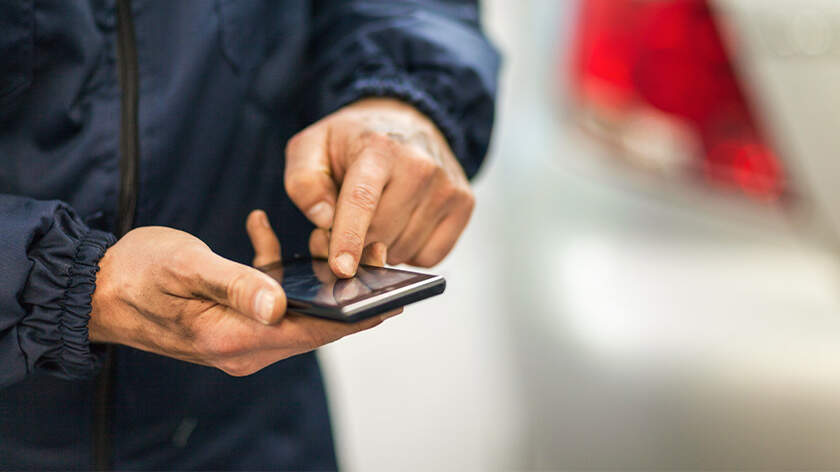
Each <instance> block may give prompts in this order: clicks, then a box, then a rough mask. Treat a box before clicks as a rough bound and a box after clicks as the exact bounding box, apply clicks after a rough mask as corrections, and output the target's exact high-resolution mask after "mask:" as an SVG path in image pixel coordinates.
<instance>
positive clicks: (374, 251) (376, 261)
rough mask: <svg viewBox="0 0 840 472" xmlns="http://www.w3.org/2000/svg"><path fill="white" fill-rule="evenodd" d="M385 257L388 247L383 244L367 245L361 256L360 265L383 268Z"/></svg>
mask: <svg viewBox="0 0 840 472" xmlns="http://www.w3.org/2000/svg"><path fill="white" fill-rule="evenodd" d="M387 257H388V246H386V245H385V243H373V244H368V246H367V247H366V248H365V252H364V253H363V254H362V264H365V265H371V266H376V267H383V266H385V260H386V259H387Z"/></svg>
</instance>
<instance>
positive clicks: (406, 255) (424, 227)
mask: <svg viewBox="0 0 840 472" xmlns="http://www.w3.org/2000/svg"><path fill="white" fill-rule="evenodd" d="M448 210H449V208H448V201H444V200H441V199H440V198H432V199H431V200H429V201H426V202H424V203H423V204H421V205H420V206H419V207H418V208H417V210H415V211H414V213H413V214H412V215H411V219H410V220H409V222H408V224H407V225H406V227H405V229H404V230H403V232H402V234H400V236H399V237H398V238H397V240H396V241H394V244H392V245H391V246H390V247H389V248H388V264H392V265H397V264H401V263H403V262H405V261H407V260H408V259H410V258H411V256H413V255H415V254H417V252H418V251H419V250H420V248H422V247H423V243H425V242H426V240H428V239H429V236H430V235H431V234H432V231H434V229H435V228H436V227H437V226H438V224H440V222H441V221H442V220H443V219H444V217H445V216H446V212H447V211H448Z"/></svg>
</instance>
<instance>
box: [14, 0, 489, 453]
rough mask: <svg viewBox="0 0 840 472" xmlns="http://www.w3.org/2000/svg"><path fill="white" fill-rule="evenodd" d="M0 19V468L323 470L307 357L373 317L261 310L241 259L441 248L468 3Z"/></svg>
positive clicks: (453, 172)
mask: <svg viewBox="0 0 840 472" xmlns="http://www.w3.org/2000/svg"><path fill="white" fill-rule="evenodd" d="M0 12H2V13H0V58H2V59H0V156H2V159H0V193H2V195H0V269H2V283H0V468H2V469H41V470H44V469H64V470H71V469H91V468H95V469H107V468H115V469H138V470H139V469H158V470H166V469H275V470H277V469H294V470H305V469H320V470H326V469H334V468H336V459H335V454H334V451H333V442H332V438H331V432H330V424H329V418H328V413H327V407H326V402H325V395H324V390H323V386H322V381H321V377H320V372H319V369H318V365H317V361H316V358H315V356H314V354H313V353H312V352H311V351H312V350H313V349H315V348H317V347H318V346H320V345H323V344H325V343H328V342H330V341H333V340H335V339H338V338H340V337H342V336H345V335H348V334H351V333H354V332H357V331H359V330H363V329H367V328H371V327H373V326H374V325H376V324H378V323H379V322H381V321H382V318H377V319H374V320H368V321H363V322H360V323H358V324H354V325H345V324H340V323H332V322H328V321H322V320H317V319H314V318H306V317H302V316H296V315H294V314H291V313H285V308H286V301H285V298H284V294H283V291H282V289H281V287H280V286H279V284H277V283H276V282H275V281H274V280H273V279H271V278H270V277H268V276H266V275H265V274H263V273H262V272H260V271H258V270H256V269H255V268H253V267H251V266H250V265H248V263H251V262H252V263H254V264H256V265H261V264H265V263H268V262H272V261H275V260H277V259H279V258H280V257H281V256H283V257H294V256H295V255H302V254H306V253H307V252H312V253H313V254H315V255H320V256H324V257H328V260H329V264H330V267H331V268H332V270H333V271H334V272H335V273H336V274H337V275H338V276H340V277H345V278H346V277H350V276H352V275H353V274H354V273H355V272H356V269H357V267H358V264H359V263H360V262H368V263H378V264H382V263H384V262H387V263H390V264H400V263H408V264H412V265H417V266H424V267H427V266H432V265H434V264H436V263H437V262H439V261H440V260H441V259H442V258H443V257H444V256H445V255H446V254H447V253H448V252H449V251H450V250H451V249H452V247H453V245H454V244H455V242H456V240H457V239H458V237H459V235H460V233H461V231H462V230H463V229H464V227H465V225H466V223H467V221H468V219H469V217H470V213H471V211H472V208H473V203H474V199H473V195H472V193H471V190H470V188H469V185H468V181H467V179H468V177H470V176H472V175H474V174H475V172H476V171H477V169H478V167H479V165H480V163H481V161H482V159H483V157H484V155H485V153H486V151H487V147H488V141H489V137H490V132H491V127H492V121H493V113H494V112H493V110H494V94H495V89H496V74H497V69H498V56H497V53H496V52H495V50H494V48H493V47H492V46H491V44H490V43H489V42H488V40H487V39H486V38H485V36H484V35H483V33H482V30H481V27H480V23H479V11H478V6H477V5H476V2H474V1H467V0H425V1H421V0H288V1H283V2H279V1H275V0H252V1H233V0H214V1H210V0H183V1H178V2H163V1H158V2H155V1H147V0H143V1H141V0H135V1H131V0H89V1H72V2H70V1H66V0H41V1H38V2H34V1H32V0H0ZM254 209H261V210H258V211H252V210H254ZM269 216H270V219H271V220H270V222H269V218H268V217H269ZM243 223H245V226H246V228H247V231H246V230H245V229H240V228H242V225H243ZM281 240H282V242H283V246H282V248H281V247H280V243H279V241H281ZM390 315H393V313H391V314H389V316H390Z"/></svg>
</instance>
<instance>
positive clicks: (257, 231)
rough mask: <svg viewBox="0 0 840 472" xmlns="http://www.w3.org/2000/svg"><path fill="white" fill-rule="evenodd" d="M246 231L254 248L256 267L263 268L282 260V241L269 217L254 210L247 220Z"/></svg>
mask: <svg viewBox="0 0 840 472" xmlns="http://www.w3.org/2000/svg"><path fill="white" fill-rule="evenodd" d="M245 229H246V230H247V231H248V237H249V238H250V239H251V245H252V246H253V247H254V264H253V265H254V267H261V266H264V265H268V264H271V263H272V262H277V261H279V260H280V241H278V240H277V235H276V234H274V230H273V229H271V223H269V222H268V216H267V215H266V214H265V212H264V211H262V210H254V211H252V212H251V214H249V215H248V219H247V220H245Z"/></svg>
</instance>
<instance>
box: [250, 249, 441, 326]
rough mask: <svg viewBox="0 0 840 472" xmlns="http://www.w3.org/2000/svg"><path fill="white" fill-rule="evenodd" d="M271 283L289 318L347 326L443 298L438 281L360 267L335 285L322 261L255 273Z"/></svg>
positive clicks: (277, 266) (289, 263)
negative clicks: (281, 296)
mask: <svg viewBox="0 0 840 472" xmlns="http://www.w3.org/2000/svg"><path fill="white" fill-rule="evenodd" d="M258 269H260V270H261V271H263V272H265V273H267V274H268V275H270V276H272V277H274V278H275V279H277V281H278V282H280V285H282V286H283V290H284V291H285V292H286V299H287V301H288V310H289V311H291V312H294V313H301V314H304V315H310V316H317V317H320V318H328V319H331V320H337V321H344V322H347V323H351V322H354V321H359V320H363V319H365V318H370V317H372V316H376V315H380V314H383V313H385V312H387V311H390V310H393V309H395V308H399V307H402V306H405V305H408V304H409V303H414V302H417V301H420V300H423V299H426V298H429V297H433V296H435V295H439V294H441V293H443V291H444V290H445V289H446V280H445V279H444V278H443V277H441V276H440V275H430V274H421V273H419V272H411V271H408V270H400V269H392V268H389V267H375V266H368V265H360V266H359V270H358V271H357V272H356V276H355V277H352V278H349V279H340V278H338V277H336V276H335V274H333V272H332V270H331V269H330V266H329V264H328V263H327V261H326V259H316V258H306V259H293V260H289V261H283V262H275V263H273V264H269V265H267V266H263V267H258Z"/></svg>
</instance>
